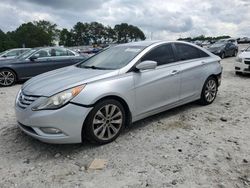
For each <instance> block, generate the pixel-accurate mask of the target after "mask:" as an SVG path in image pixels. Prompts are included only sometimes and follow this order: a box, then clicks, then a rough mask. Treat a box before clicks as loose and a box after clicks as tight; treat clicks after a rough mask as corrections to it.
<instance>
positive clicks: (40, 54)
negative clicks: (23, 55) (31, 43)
mask: <svg viewBox="0 0 250 188" xmlns="http://www.w3.org/2000/svg"><path fill="white" fill-rule="evenodd" d="M33 56H35V57H36V58H43V57H50V54H49V50H48V49H41V50H39V51H38V52H36V53H35V54H34V55H33Z"/></svg>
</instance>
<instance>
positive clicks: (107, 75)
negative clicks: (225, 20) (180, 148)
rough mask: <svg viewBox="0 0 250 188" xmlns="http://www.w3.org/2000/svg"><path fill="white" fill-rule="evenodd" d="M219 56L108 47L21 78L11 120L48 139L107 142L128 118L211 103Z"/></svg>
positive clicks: (178, 48) (184, 46)
mask: <svg viewBox="0 0 250 188" xmlns="http://www.w3.org/2000/svg"><path fill="white" fill-rule="evenodd" d="M220 60H221V59H220V58H219V57H218V56H215V55H214V54H212V53H210V52H208V51H207V50H205V49H203V48H201V47H198V46H196V45H193V44H190V43H186V42H165V41H143V42H134V43H127V44H121V45H117V46H115V47H110V48H108V49H106V50H104V51H102V52H100V53H98V54H96V55H94V56H92V57H91V58H89V59H87V60H86V61H85V62H84V63H79V64H77V65H74V66H69V67H66V68H62V69H58V70H55V71H51V72H48V73H45V74H42V75H39V76H37V77H34V78H32V79H30V80H29V81H27V82H26V83H25V84H24V85H23V86H22V88H21V89H20V91H19V93H18V95H17V98H16V106H15V109H16V117H17V121H18V125H19V127H20V129H21V130H23V131H24V132H25V133H26V134H28V135H30V136H32V137H35V138H37V139H39V140H41V141H44V142H49V143H80V142H82V139H88V140H90V141H92V142H96V143H98V144H105V143H109V142H111V141H113V140H115V139H116V138H117V137H118V136H119V134H120V132H121V131H122V129H123V128H124V126H125V125H126V124H129V123H131V122H135V121H138V120H140V119H143V118H145V117H148V116H151V115H154V114H156V113H159V112H162V111H165V110H168V109H170V108H174V107H176V106H180V105H183V104H185V103H189V102H191V101H196V100H199V101H200V102H201V103H202V104H204V105H207V104H211V103H212V102H213V101H214V100H215V98H216V94H217V90H218V87H219V85H220V80H221V73H222V67H221V64H220Z"/></svg>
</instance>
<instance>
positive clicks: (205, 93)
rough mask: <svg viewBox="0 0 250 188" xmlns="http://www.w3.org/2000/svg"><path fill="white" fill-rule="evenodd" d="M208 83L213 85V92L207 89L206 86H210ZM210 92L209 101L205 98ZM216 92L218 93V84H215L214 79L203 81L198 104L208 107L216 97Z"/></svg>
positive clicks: (211, 77)
mask: <svg viewBox="0 0 250 188" xmlns="http://www.w3.org/2000/svg"><path fill="white" fill-rule="evenodd" d="M210 83H213V84H215V85H214V89H213V90H212V89H211V90H209V88H208V84H210ZM210 91H211V95H212V93H213V95H212V98H211V99H210V98H209V97H208V96H207V94H208V92H210ZM217 91H218V82H217V80H216V78H215V77H213V76H210V77H209V78H208V79H207V80H206V81H205V83H204V85H203V88H202V92H201V97H200V100H199V102H200V104H202V105H208V104H211V103H213V101H214V100H215V98H216V96H217Z"/></svg>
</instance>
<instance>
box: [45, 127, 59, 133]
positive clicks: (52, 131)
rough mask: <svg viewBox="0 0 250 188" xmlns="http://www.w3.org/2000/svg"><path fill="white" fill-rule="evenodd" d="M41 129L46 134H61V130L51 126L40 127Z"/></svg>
mask: <svg viewBox="0 0 250 188" xmlns="http://www.w3.org/2000/svg"><path fill="white" fill-rule="evenodd" d="M40 129H41V131H43V132H44V133H46V134H62V131H61V130H60V129H57V128H52V127H43V128H40Z"/></svg>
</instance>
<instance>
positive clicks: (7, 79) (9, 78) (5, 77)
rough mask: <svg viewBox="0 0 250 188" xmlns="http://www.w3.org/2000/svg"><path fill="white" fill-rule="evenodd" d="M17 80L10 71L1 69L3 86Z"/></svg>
mask: <svg viewBox="0 0 250 188" xmlns="http://www.w3.org/2000/svg"><path fill="white" fill-rule="evenodd" d="M14 81H15V76H14V74H13V73H12V72H10V71H1V72H0V84H1V85H3V86H9V85H11V84H13V82H14Z"/></svg>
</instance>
